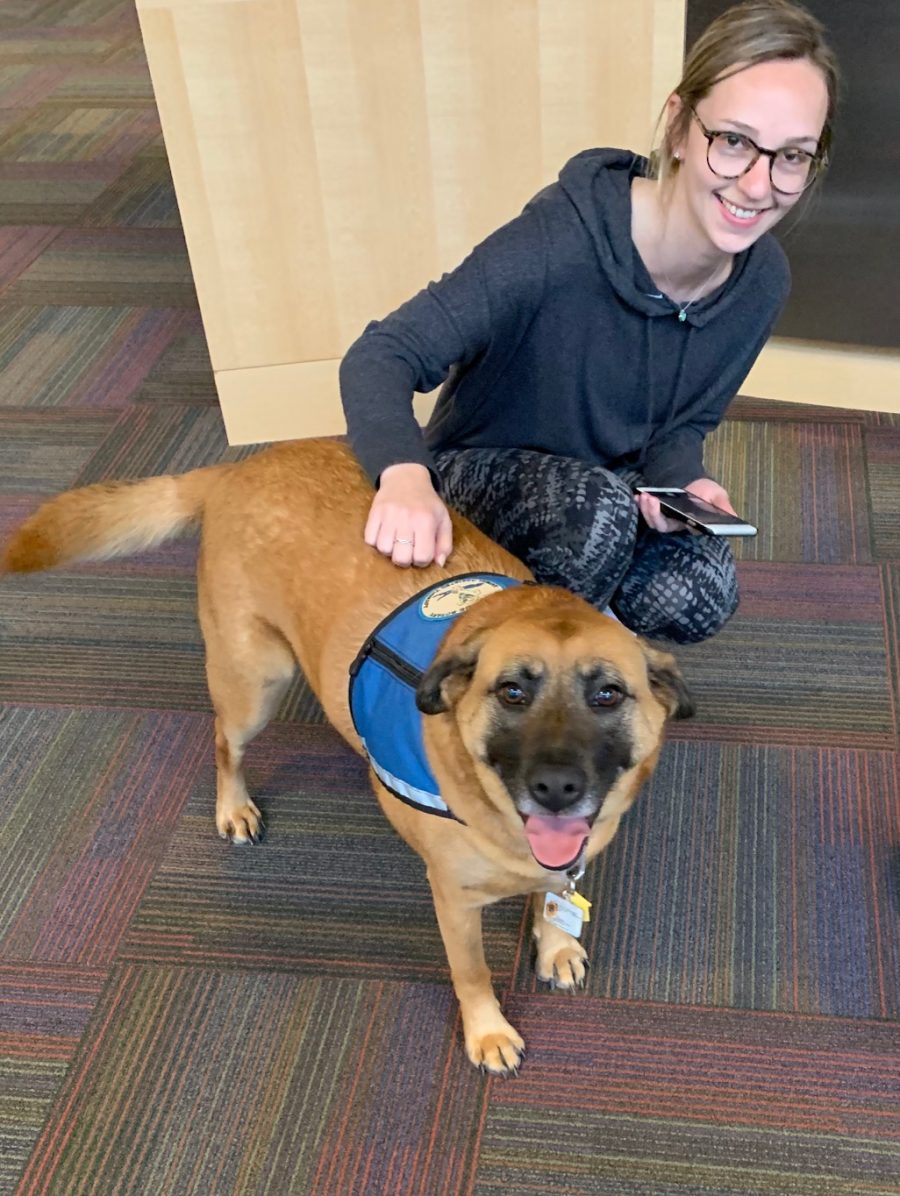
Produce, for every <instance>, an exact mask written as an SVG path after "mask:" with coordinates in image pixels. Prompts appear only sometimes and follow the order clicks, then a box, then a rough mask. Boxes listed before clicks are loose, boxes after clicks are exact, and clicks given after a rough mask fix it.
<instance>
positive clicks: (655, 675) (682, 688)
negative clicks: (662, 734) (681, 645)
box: [641, 640, 696, 718]
mask: <svg viewBox="0 0 900 1196" xmlns="http://www.w3.org/2000/svg"><path fill="white" fill-rule="evenodd" d="M641 647H642V648H643V649H644V655H645V656H646V658H647V677H648V679H649V681H650V688H651V690H652V691H653V693H654V695H655V696H656V697H657V698H658V699H659V701H660V702H662V704H663V706H665V708H666V710H668V712H669V718H690V717H691V715H693V714H695V713H696V706H695V705H694V699H693V697H692V696H691V691H690V690H689V689H688V687H687V685H686V684H685V680H684V677H682V675H681V670H680V669H679V668H678V664H677V663H676V661H675V657H674V656H672V655H670V654H669V653H668V652H660V651H659V649H658V648H651V647H650V645H649V644H647V643H644V641H643V640H641Z"/></svg>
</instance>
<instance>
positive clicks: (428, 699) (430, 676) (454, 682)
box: [416, 636, 481, 714]
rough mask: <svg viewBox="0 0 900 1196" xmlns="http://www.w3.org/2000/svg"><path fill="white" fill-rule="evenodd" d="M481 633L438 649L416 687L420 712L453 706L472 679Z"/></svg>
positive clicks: (430, 712)
mask: <svg viewBox="0 0 900 1196" xmlns="http://www.w3.org/2000/svg"><path fill="white" fill-rule="evenodd" d="M480 646H481V636H478V637H477V639H476V640H469V641H468V642H466V643H462V644H459V645H455V646H454V647H452V648H448V649H447V650H446V651H442V652H439V653H438V654H437V656H436V657H435V658H434V660H433V661H432V663H431V666H430V668H428V669H427V670H426V672H425V673H424V674H423V675H422V679H421V681H420V682H419V684H418V686H417V687H416V705H417V706H418V708H419V709H420V710H421V711H422V713H423V714H444V713H445V712H446V711H447V710H449V709H450V708H451V707H452V706H455V705H456V703H457V702H458V701H459V699H460V697H461V696H462V694H463V691H464V690H465V688H466V686H467V685H468V684H469V682H470V681H471V680H472V674H473V673H474V672H475V665H476V664H477V663H478V650H479V648H480Z"/></svg>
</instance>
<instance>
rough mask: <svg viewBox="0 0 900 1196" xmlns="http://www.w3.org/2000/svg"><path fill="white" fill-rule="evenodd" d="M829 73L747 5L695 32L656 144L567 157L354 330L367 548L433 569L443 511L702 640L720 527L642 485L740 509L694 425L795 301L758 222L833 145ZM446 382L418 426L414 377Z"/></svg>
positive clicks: (726, 563) (722, 570)
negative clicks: (708, 526) (703, 528)
mask: <svg viewBox="0 0 900 1196" xmlns="http://www.w3.org/2000/svg"><path fill="white" fill-rule="evenodd" d="M836 81H837V72H836V67H835V63H834V58H833V55H832V53H831V51H830V50H829V48H828V46H827V44H826V42H825V40H824V34H823V30H822V27H821V26H820V25H819V24H818V22H817V21H815V20H814V19H813V17H812V16H810V14H809V13H808V12H807V11H806V10H805V9H804V8H802V7H801V6H799V5H797V4H793V3H789V2H788V0H749V2H747V3H744V4H739V5H737V6H736V7H734V8H731V9H729V10H728V11H727V12H726V13H724V14H723V15H722V16H721V17H720V18H719V19H718V20H716V21H714V22H713V23H712V25H710V26H709V28H708V29H707V30H706V32H705V33H704V34H703V35H702V36H701V37H700V38H699V39H698V41H697V42H696V44H695V46H694V47H693V49H692V51H691V54H690V56H689V58H688V61H687V62H686V64H685V68H684V75H683V78H682V80H681V82H680V83H679V84H678V86H677V87H676V88H675V89H674V91H673V92H672V93H671V95H670V96H669V98H668V100H667V101H666V104H665V106H664V109H663V113H662V117H661V122H660V124H661V128H662V142H661V145H660V147H659V149H658V150H657V151H656V152H655V153H654V154H653V155H652V156H651V159H650V160H649V161H648V160H647V159H646V158H643V157H640V156H639V155H637V154H635V153H632V152H630V151H627V150H619V149H593V150H585V151H583V152H582V153H580V154H578V155H576V156H575V157H574V158H573V159H572V160H571V161H570V162H568V163H567V164H566V165H565V166H564V167H563V170H562V172H561V173H560V176H559V181H558V182H557V183H555V184H553V185H551V186H550V187H547V188H545V189H544V190H543V191H541V192H540V193H539V194H538V195H537V196H535V198H534V199H533V200H532V201H531V202H530V203H529V204H528V205H527V206H526V208H525V210H524V211H523V212H522V214H521V215H520V216H519V217H517V218H516V219H515V220H513V221H511V222H510V223H509V224H507V225H504V226H503V227H502V228H500V229H498V230H497V232H495V233H494V234H492V235H491V236H490V237H488V238H487V240H485V241H483V242H482V243H481V244H480V245H478V246H476V248H475V249H474V250H473V251H472V253H471V254H470V255H469V257H468V258H466V260H465V261H464V262H462V264H461V265H459V266H458V267H457V268H456V269H455V270H454V271H452V272H451V273H449V274H446V275H444V277H443V278H441V279H440V280H439V281H437V282H433V283H431V284H430V285H429V286H428V287H426V288H425V290H424V291H422V292H420V294H418V295H416V296H415V297H414V298H412V299H411V300H409V301H408V302H407V303H405V304H404V305H403V306H402V307H400V308H399V309H398V310H397V311H396V312H394V313H393V314H392V315H389V316H387V317H386V318H385V319H383V320H381V321H375V322H373V323H371V324H369V326H368V327H367V328H366V330H365V332H364V333H363V335H362V336H361V337H360V338H359V339H358V340H357V341H356V342H355V344H354V345H352V346H351V348H350V350H349V352H348V353H347V355H346V357H345V358H344V361H343V364H342V367H341V389H342V398H343V402H344V410H345V413H346V416H347V424H348V429H349V433H350V439H351V443H352V445H353V448H354V450H355V452H356V453H357V455H358V457H359V458H360V460H361V462H362V464H363V466H364V467H365V469H366V470H367V472H368V473H369V476H370V477H371V479H372V481H373V482H374V483H375V484H376V487H377V494H376V496H375V499H374V501H373V504H372V507H371V510H370V514H369V519H368V522H367V525H366V529H365V538H366V541H367V543H368V544H370V545H371V546H372V547H374V548H375V549H377V551H379V552H381V553H383V554H384V555H385V556H387V557H389V558H390V559H391V560H392V561H393V562H394V564H395V565H399V566H409V565H420V566H422V565H427V564H428V563H430V562H431V561H432V560H434V559H437V560H438V561H439V562H441V563H443V562H444V560H446V558H447V557H448V556H449V554H450V552H451V549H452V532H451V525H450V520H449V516H448V512H447V506H445V503H446V504H449V505H450V506H453V507H455V508H457V509H458V510H460V511H461V512H462V513H463V514H465V515H467V516H468V517H469V518H470V519H471V520H472V521H473V522H474V523H476V524H477V525H478V526H479V527H481V528H482V530H484V531H485V532H487V534H488V535H490V536H491V537H493V538H494V539H495V540H497V541H499V543H501V544H502V545H503V546H504V547H505V548H507V549H508V550H509V551H510V552H512V553H514V554H515V555H516V556H518V557H519V558H520V559H522V560H523V561H525V563H526V564H527V565H528V566H529V568H530V569H531V570H532V571H533V573H534V574H535V576H536V577H537V578H538V579H539V580H540V581H543V582H546V583H550V584H555V585H561V586H564V587H566V588H568V589H570V590H573V591H574V592H575V593H577V594H579V595H581V596H582V597H584V598H587V599H588V601H589V602H591V603H592V604H593V605H595V606H596V607H598V608H599V609H601V610H602V609H604V608H606V607H607V606H611V608H612V610H613V611H614V612H615V613H616V614H617V615H618V617H619V618H620V619H621V620H622V621H623V622H624V623H625V624H626V626H628V627H629V628H631V629H632V630H633V631H636V632H639V633H640V634H643V635H648V636H653V637H654V638H657V639H664V640H669V641H672V642H680V643H684V642H689V641H696V640H701V639H704V638H706V637H707V636H710V635H712V634H714V633H715V632H716V631H718V630H719V629H720V628H721V627H722V626H723V624H724V623H725V622H726V620H727V619H728V618H729V617H730V616H731V614H732V613H733V612H734V610H735V609H736V607H737V601H738V595H737V584H736V580H735V570H734V561H733V557H732V554H731V551H730V549H729V548H728V546H727V543H726V542H725V541H724V540H723V539H722V538H721V537H706V536H695V535H692V534H691V533H689V532H688V531H687V529H686V528H685V525H684V524H681V523H677V522H674V521H672V520H670V519H668V518H666V517H665V516H664V515H663V514H662V512H661V510H660V507H659V502H658V500H657V499H656V498H655V497H654V496H653V495H652V494H647V493H642V494H639V495H638V496H637V498H635V493H634V490H635V487H636V486H637V485H644V486H650V487H660V486H681V487H685V488H687V489H689V490H691V491H692V492H693V493H695V494H696V495H697V496H698V497H699V498H701V499H704V500H706V501H707V502H711V503H713V504H714V505H716V506H718V507H722V508H724V509H725V510H726V511H729V512H731V513H732V514H734V510H733V507H732V505H731V502H730V500H729V497H728V493H727V491H726V490H725V488H724V487H723V486H722V485H720V484H719V483H718V482H717V481H716V480H714V479H713V478H711V477H709V476H708V474H707V472H706V469H705V467H704V463H703V441H704V438H705V436H706V435H707V434H708V433H709V432H710V431H712V430H713V429H714V428H715V427H716V426H717V425H718V424H719V422H720V421H721V419H722V417H723V416H724V414H725V410H726V408H727V406H728V403H729V402H730V401H731V399H732V398H733V397H734V395H735V394H736V393H737V391H738V388H739V387H740V385H741V383H742V382H743V380H744V378H745V377H746V375H747V373H748V372H749V370H750V368H751V366H752V365H753V363H754V361H755V360H756V358H757V356H758V354H759V352H760V350H761V349H762V347H763V345H764V344H765V342H766V340H767V338H768V336H769V334H770V332H771V330H772V327H773V325H774V323H775V320H776V319H777V317H778V315H779V313H780V311H781V309H782V307H783V305H784V303H785V300H786V298H787V295H788V290H789V285H790V279H789V272H788V268H787V263H786V261H785V258H784V255H783V253H782V251H781V249H780V248H779V246H778V244H777V242H776V241H775V240H774V238H773V237H771V236H770V235H769V234H770V231H771V229H772V228H773V227H774V226H775V225H776V224H777V223H778V221H779V220H781V219H782V218H783V217H784V216H785V214H786V213H787V212H788V211H790V210H791V208H793V207H794V206H795V205H796V203H797V202H798V200H799V198H800V196H801V194H803V192H804V191H807V190H808V189H809V188H810V187H812V186H813V185H817V183H818V180H819V179H821V177H822V174H823V173H824V169H825V166H826V163H827V160H828V154H829V150H830V143H831V122H832V117H833V113H834V105H835V94H836ZM440 383H443V388H442V390H441V394H440V398H439V399H438V401H437V405H436V407H435V409H434V414H433V415H432V418H431V421H430V423H429V424H428V427H427V429H426V430H425V434H424V437H423V436H422V434H421V432H420V430H419V428H418V425H417V424H416V422H415V419H414V416H413V410H412V402H411V400H412V396H413V393H414V392H415V391H429V390H432V389H433V388H434V387H436V386H438V385H439V384H440Z"/></svg>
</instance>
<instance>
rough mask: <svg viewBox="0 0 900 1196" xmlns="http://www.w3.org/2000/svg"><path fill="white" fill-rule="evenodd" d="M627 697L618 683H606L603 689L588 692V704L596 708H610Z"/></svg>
mask: <svg viewBox="0 0 900 1196" xmlns="http://www.w3.org/2000/svg"><path fill="white" fill-rule="evenodd" d="M624 698H625V695H624V694H623V693H622V691H621V689H619V687H618V686H617V685H604V686H603V688H602V689H595V690H594V691H593V692H592V693H590V694H588V705H589V706H593V707H594V709H595V710H610V709H612V707H613V706H618V705H619V703H620V702H622V701H623V700H624Z"/></svg>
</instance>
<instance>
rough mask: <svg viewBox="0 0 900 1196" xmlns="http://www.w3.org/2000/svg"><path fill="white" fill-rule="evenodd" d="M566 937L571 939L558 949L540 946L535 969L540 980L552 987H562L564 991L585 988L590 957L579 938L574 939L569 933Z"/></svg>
mask: <svg viewBox="0 0 900 1196" xmlns="http://www.w3.org/2000/svg"><path fill="white" fill-rule="evenodd" d="M566 938H567V939H568V940H569V941H568V942H567V943H564V944H563V945H562V946H561V947H559V946H557V947H556V950H553V949H549V950H548V949H544V950H541V946H544V944H541V946H539V947H538V955H537V962H536V965H535V970H536V971H537V977H538V980H543V982H544V983H545V984H549V985H550V987H551V988H561V989H562V990H563V991H564V992H575V991H576V989H579V988H584V979H585V975H586V974H587V967H588V957H587V952H586V951H585V949H584V947H582V945H581V943H579V942H578V940H577V939H573V938H571V936H569V935H566ZM554 945H555V944H554Z"/></svg>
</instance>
